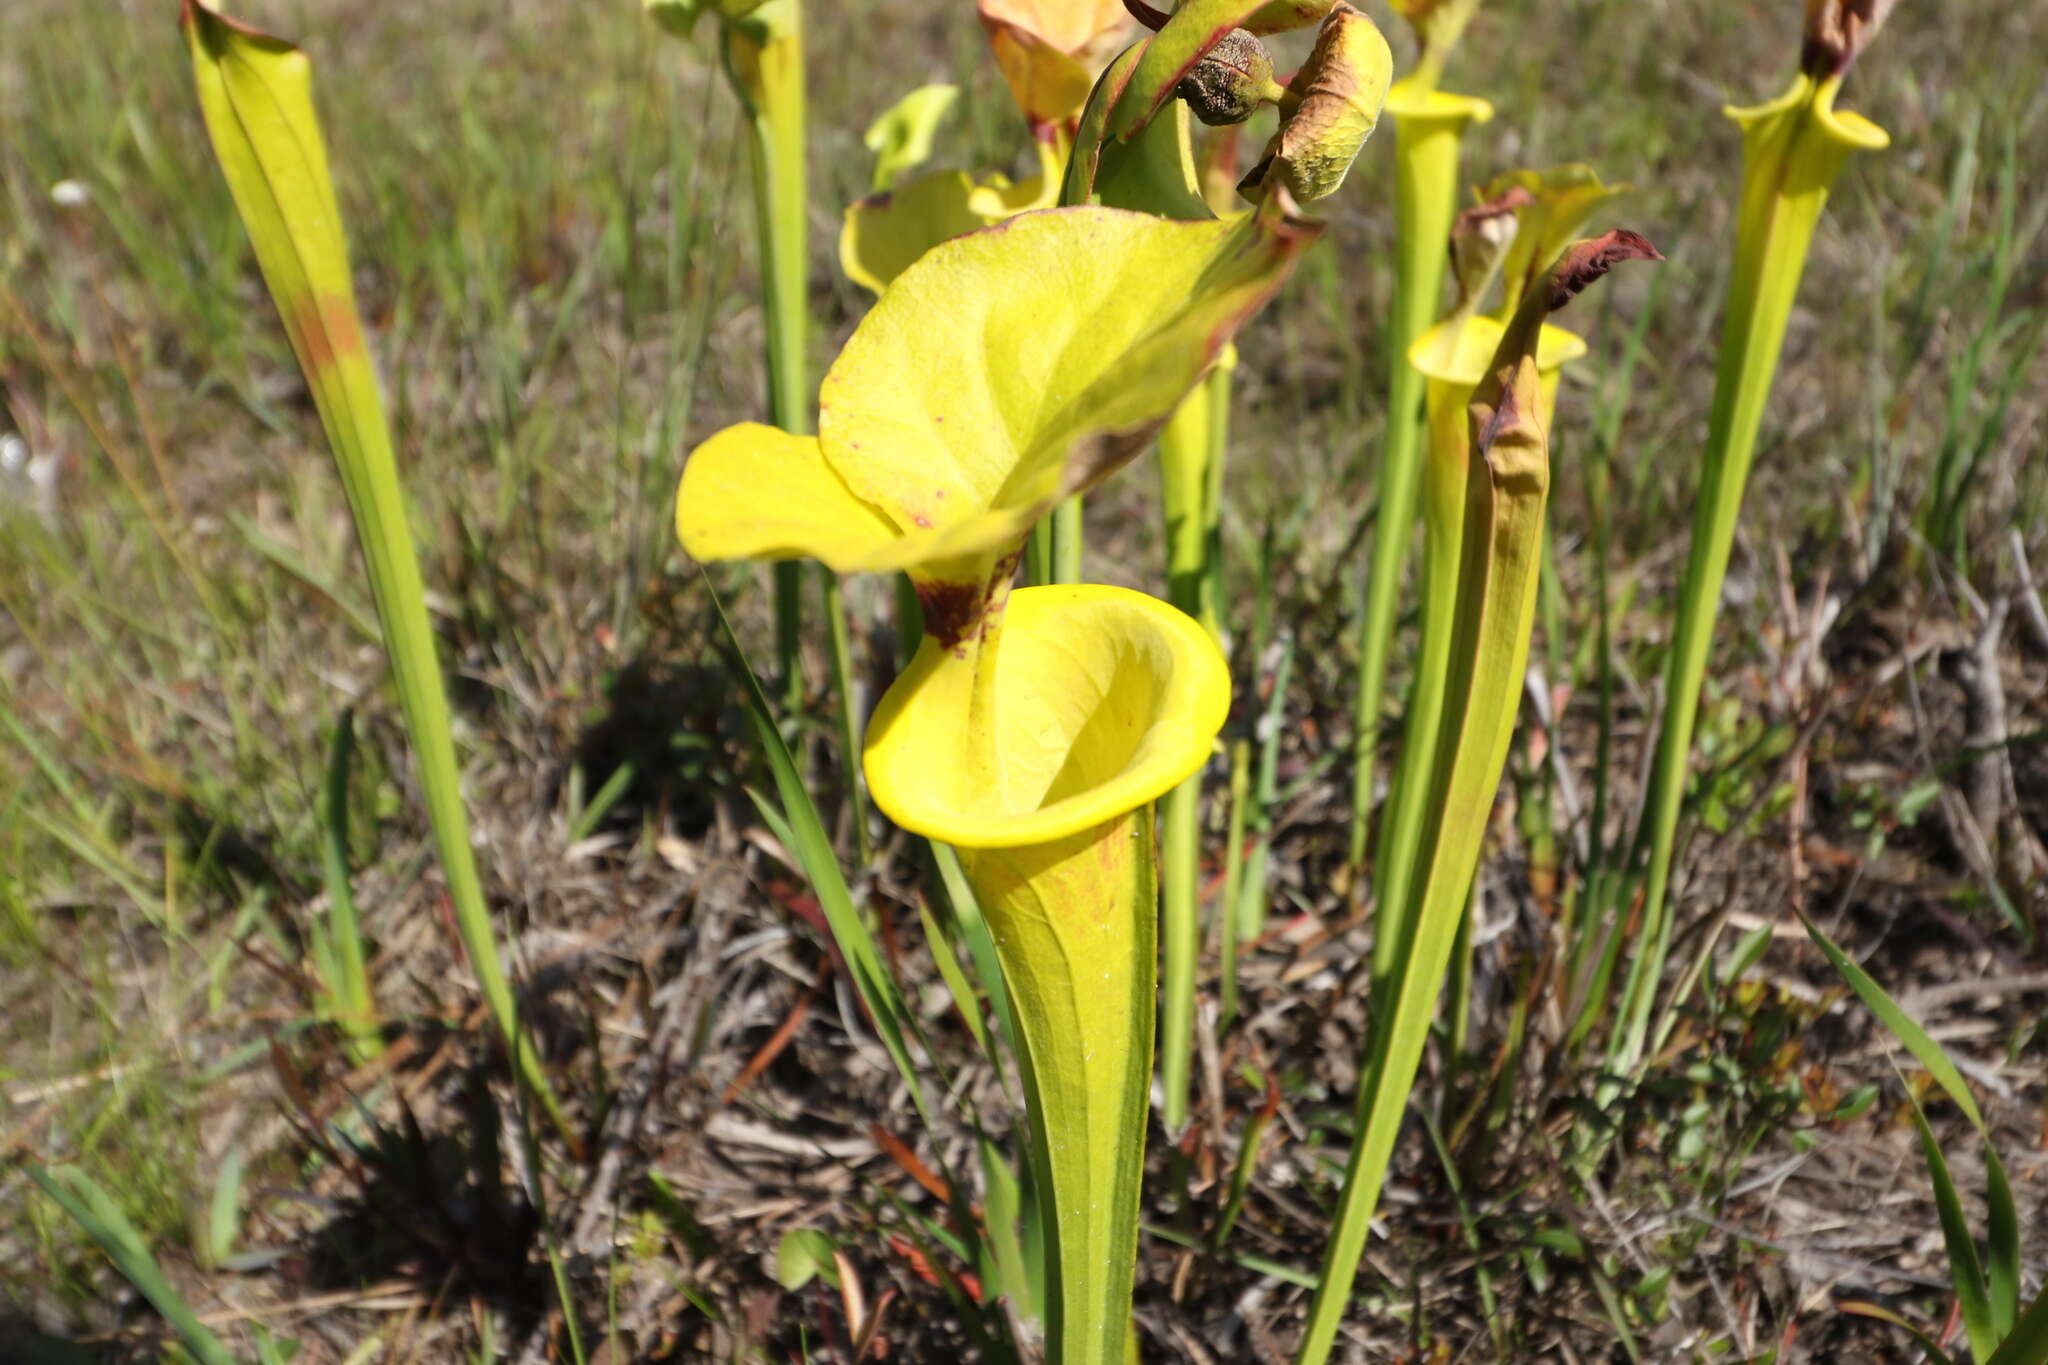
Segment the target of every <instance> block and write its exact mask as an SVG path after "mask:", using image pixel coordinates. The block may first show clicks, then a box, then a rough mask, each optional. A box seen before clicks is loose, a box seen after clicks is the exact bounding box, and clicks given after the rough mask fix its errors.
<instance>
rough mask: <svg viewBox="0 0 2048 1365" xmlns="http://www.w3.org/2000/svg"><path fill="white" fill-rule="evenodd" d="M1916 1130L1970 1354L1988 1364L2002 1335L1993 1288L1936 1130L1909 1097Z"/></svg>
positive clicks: (1915, 1102) (1918, 1105) (1917, 1104)
mask: <svg viewBox="0 0 2048 1365" xmlns="http://www.w3.org/2000/svg"><path fill="white" fill-rule="evenodd" d="M1907 1100H1908V1101H1909V1102H1910V1103H1911V1104H1912V1106H1913V1126H1914V1127H1915V1128H1916V1129H1918V1130H1919V1133H1920V1150H1921V1151H1922V1152H1923V1153H1924V1154H1925V1155H1926V1158H1927V1175H1928V1179H1929V1181H1930V1182H1931V1183H1932V1184H1933V1186H1934V1208H1935V1213H1936V1214H1937V1216H1938V1217H1939V1218H1940V1219H1941V1240H1942V1242H1943V1243H1944V1244H1945V1245H1946V1246H1947V1247H1948V1278H1949V1283H1950V1284H1952V1285H1954V1286H1955V1291H1956V1301H1957V1302H1958V1303H1960V1304H1961V1305H1962V1310H1963V1329H1964V1331H1965V1332H1966V1333H1967V1334H1968V1336H1969V1338H1970V1354H1971V1356H1972V1357H1974V1358H1975V1359H1977V1360H1988V1359H1989V1358H1990V1357H1991V1353H1992V1351H1993V1349H1994V1348H1995V1347H1996V1346H1997V1345H1998V1333H1997V1330H1996V1329H1995V1328H1994V1327H1993V1325H1992V1322H1991V1287H1990V1284H1989V1283H1988V1282H1987V1281H1986V1279H1985V1277H1984V1263H1983V1262H1982V1261H1981V1260H1979V1259H1978V1257H1977V1244H1976V1242H1974V1241H1973V1240H1971V1237H1970V1222H1969V1218H1968V1217H1967V1215H1965V1214H1964V1212H1963V1200H1962V1196H1961V1195H1959V1194H1957V1193H1956V1183H1955V1180H1954V1179H1953V1178H1952V1177H1951V1176H1950V1175H1949V1170H1948V1161H1947V1160H1946V1159H1945V1158H1944V1157H1943V1156H1942V1154H1941V1146H1940V1144H1939V1143H1937V1142H1936V1141H1935V1140H1934V1129H1932V1128H1930V1127H1929V1126H1928V1124H1927V1115H1926V1113H1925V1112H1923V1111H1922V1110H1921V1108H1920V1101H1919V1100H1917V1099H1914V1098H1913V1097H1912V1095H1911V1094H1910V1093H1909V1094H1908V1095H1907Z"/></svg>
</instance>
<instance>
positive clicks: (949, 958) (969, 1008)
mask: <svg viewBox="0 0 2048 1365" xmlns="http://www.w3.org/2000/svg"><path fill="white" fill-rule="evenodd" d="M917 919H918V923H920V924H922V925H923V926H924V936H925V939H926V941H927V942H929V943H930V944H931V946H932V961H934V962H936V963H937V964H938V967H939V977H940V979H942V980H943V981H944V982H945V983H946V993H947V994H949V995H951V996H952V997H953V1008H954V1009H956V1010H958V1011H959V1012H960V1022H962V1023H964V1024H966V1025H967V1031H968V1032H969V1033H971V1034H973V1035H974V1045H975V1046H976V1047H978V1048H980V1049H981V1055H982V1056H984V1057H988V1058H991V1059H993V1058H994V1057H995V1055H996V1052H995V1044H994V1043H993V1041H992V1040H991V1039H990V1038H989V1036H988V1025H987V1023H986V1022H984V1021H983V1019H982V1017H981V997H980V996H979V995H978V994H976V992H975V989H974V987H973V986H972V985H970V984H969V983H968V980H967V973H966V972H964V971H962V970H960V960H959V959H958V958H956V957H954V956H953V936H952V935H951V934H948V933H947V932H946V930H945V927H944V926H943V925H941V924H940V923H939V918H938V916H936V915H934V914H933V913H932V907H931V902H930V901H928V900H925V899H924V898H922V897H920V898H919V899H918V902H917Z"/></svg>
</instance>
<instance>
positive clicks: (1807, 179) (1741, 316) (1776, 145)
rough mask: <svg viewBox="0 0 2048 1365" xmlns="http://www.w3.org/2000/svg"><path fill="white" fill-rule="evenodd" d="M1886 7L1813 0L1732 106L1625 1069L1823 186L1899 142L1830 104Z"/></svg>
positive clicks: (1866, 0) (1621, 1049) (1664, 927)
mask: <svg viewBox="0 0 2048 1365" xmlns="http://www.w3.org/2000/svg"><path fill="white" fill-rule="evenodd" d="M1890 10H1891V3H1890V0H1861V2H1860V3H1859V2H1858V0H1808V4H1807V8H1806V34H1805V39H1804V41H1803V43H1802V45H1801V49H1800V57H1799V71H1798V73H1797V74H1796V75H1794V76H1793V78H1792V84H1791V86H1790V87H1789V88H1787V89H1786V91H1785V93H1784V94H1782V95H1780V96H1778V98H1776V99H1774V100H1771V101H1769V102H1767V103H1764V104H1759V105H1753V106H1751V107H1749V108H1734V107H1730V108H1728V109H1726V110H1724V111H1723V112H1724V113H1726V115H1727V116H1728V117H1729V118H1730V119H1732V120H1733V121H1734V122H1735V125H1736V126H1737V127H1738V128H1740V129H1741V130H1742V201H1741V205H1740V208H1739V209H1738V211H1737V216H1736V221H1735V261H1734V267H1733V269H1732V270H1731V272H1730V274H1729V278H1728V295H1727V313H1726V316H1725V317H1724V318H1723V320H1722V323H1721V349H1720V354H1719V357H1718V359H1717V362H1716V366H1715V372H1714V406H1713V409H1712V413H1711V415H1710V417H1709V419H1708V420H1709V425H1708V431H1707V449H1706V454H1705V459H1704V462H1703V465H1702V468H1701V473H1700V490H1699V500H1698V502H1697V504H1696V509H1695V511H1694V514H1693V526H1692V550H1691V555H1690V557H1689V558H1688V560H1687V561H1686V568H1685V579H1684V584H1683V587H1682V588H1681V589H1680V593H1679V604H1678V622H1677V626H1676V628H1675V629H1674V631H1673V633H1672V643H1671V652H1670V655H1669V656H1668V663H1667V665H1666V668H1665V673H1664V698H1665V711H1664V720H1663V724H1662V726H1661V728H1660V729H1659V730H1658V733H1657V754H1656V761H1655V766H1654V767H1653V769H1652V770H1651V778H1650V795H1649V799H1648V802H1647V803H1646V809H1645V811H1644V813H1643V816H1642V822H1641V824H1640V825H1639V827H1638V828H1637V831H1636V854H1637V856H1638V857H1641V856H1643V855H1645V854H1647V857H1648V868H1647V871H1646V874H1645V877H1646V885H1645V889H1644V892H1643V903H1642V927H1641V929H1640V931H1639V937H1638V938H1637V942H1638V944H1639V945H1640V950H1639V951H1638V952H1637V953H1636V954H1635V955H1634V957H1633V960H1632V961H1631V962H1630V964H1629V971H1628V977H1627V981H1626V984H1625V985H1624V987H1623V990H1622V1000H1621V1008H1620V1019H1619V1021H1618V1025H1619V1027H1618V1031H1617V1037H1616V1039H1615V1042H1614V1045H1613V1047H1612V1049H1611V1051H1610V1057H1609V1060H1610V1062H1611V1064H1612V1065H1611V1069H1612V1070H1613V1071H1614V1072H1615V1073H1616V1074H1618V1075H1626V1074H1629V1073H1631V1072H1633V1071H1634V1069H1635V1068H1636V1066H1637V1065H1638V1064H1639V1063H1640V1062H1641V1061H1642V1059H1643V1057H1644V1056H1645V1055H1646V1054H1647V1052H1648V1051H1650V1050H1651V1049H1650V1048H1649V1046H1648V1045H1649V1042H1650V1015H1651V1011H1652V1007H1653V1004H1654V998H1655V995H1656V992H1657V987H1658V983H1659V981H1660V979H1661V978H1662V976H1663V971H1664V963H1665V959H1666V958H1667V957H1668V956H1669V953H1670V946H1671V913H1670V907H1669V905H1668V904H1667V903H1666V896H1667V892H1668V891H1669V889H1670V878H1671V859H1672V854H1673V853H1674V852H1675V850H1676V846H1677V836H1678V813H1679V807H1680V806H1681V804H1682V803H1683V799H1684V796H1685V782H1686V774H1687V772H1688V770H1689V768H1690V766H1691V758H1692V735H1693V725H1694V722H1695V721H1696V720H1697V719H1698V714H1699V700H1700V688H1701V685H1702V684H1703V683H1704V681H1705V678H1706V668H1707V650H1708V646H1709V645H1710V644H1711V643H1712V640H1713V632H1714V621H1715V619H1716V617H1717V616H1718V615H1719V613H1720V606H1721V583H1722V580H1723V579H1724V578H1725V577H1726V576H1727V572H1728V555H1729V552H1730V550H1731V549H1732V548H1733V546H1734V542H1735V523H1736V519H1737V517H1738V516H1739V514H1740V513H1741V510H1742V493H1743V489H1744V487H1745V486H1746V485H1747V484H1748V482H1749V467H1750V462H1751V460H1752V458H1753V457H1754V456H1755V454H1756V437H1757V430H1758V428H1759V427H1760V426H1761V425H1762V423H1763V415H1764V402H1765V400H1766V399H1768V398H1769V397H1770V392H1771V380H1772V377H1773V376H1774V375H1775V373H1776V372H1777V367H1778V352H1779V350H1780V348H1781V347H1782V346H1783V345H1784V342H1785V326H1786V323H1787V322H1788V321H1789V320H1790V318H1791V315H1792V301H1793V299H1794V297H1795V296H1796V295H1797V294H1798V292H1799V277H1800V275H1801V273H1803V272H1804V270H1805V268H1806V253H1807V249H1808V248H1809V247H1810V246H1811V245H1812V243H1813V233H1814V229H1815V228H1816V227H1817V226H1818V225H1819V223H1820V215H1821V212H1822V210H1823V209H1825V208H1826V207H1827V200H1828V190H1829V189H1830V187H1832V186H1833V184H1834V182H1835V177H1836V176H1837V175H1839V174H1841V171H1842V168H1843V167H1844V166H1845V165H1847V164H1848V161H1849V158H1850V157H1851V156H1852V155H1854V154H1855V153H1857V152H1874V151H1880V150H1882V149H1883V148H1885V147H1887V146H1889V145H1890V143H1891V139H1890V137H1889V136H1888V135H1887V134H1886V133H1885V131H1884V129H1882V128H1880V127H1878V126H1877V125H1876V124H1874V123H1872V122H1871V121H1870V120H1869V119H1866V118H1864V117H1863V116H1862V115H1860V114H1854V113H1851V112H1849V111H1848V110H1845V109H1837V108H1836V107H1835V98H1836V96H1837V95H1838V94H1839V93H1840V91H1841V88H1842V80H1843V77H1845V76H1846V75H1847V74H1848V72H1849V68H1850V66H1851V65H1852V64H1853V63H1854V62H1855V60H1856V58H1857V56H1858V54H1860V53H1861V52H1862V50H1863V48H1864V46H1865V44H1867V43H1868V42H1869V41H1870V39H1871V38H1872V37H1874V36H1875V35H1876V32H1877V30H1878V27H1879V26H1880V25H1881V24H1882V23H1883V22H1884V19H1885V16H1886V15H1887V14H1888V13H1889V12H1890Z"/></svg>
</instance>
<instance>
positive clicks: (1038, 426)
mask: <svg viewBox="0 0 2048 1365" xmlns="http://www.w3.org/2000/svg"><path fill="white" fill-rule="evenodd" d="M1318 231H1319V228H1318V227H1317V226H1315V225H1313V224H1307V223H1302V222H1299V221H1296V220H1293V219H1290V218H1288V217H1286V216H1285V215H1284V214H1282V213H1280V212H1278V211H1277V210H1269V211H1267V212H1263V213H1260V214H1254V215H1248V216H1246V217H1243V218H1240V219H1236V220H1232V221H1227V222H1225V221H1210V222H1176V221H1170V220H1166V219H1161V218H1155V217H1153V216H1151V215H1149V214H1141V213H1131V212H1127V211H1124V210H1119V209H1106V208H1092V207H1091V208H1069V209H1049V210H1046V211H1043V212H1039V213H1031V214H1025V215H1023V216H1021V217H1018V218H1014V219H1011V220H1009V221H1008V222H1006V223H1003V224H1001V225H999V226H997V227H993V228H988V229H985V230H983V231H980V232H975V233H970V234H969V235H967V236H965V237H959V238H955V239H954V240H952V241H949V242H945V243H942V244H940V245H939V246H938V247H936V248H934V249H933V250H932V251H930V252H929V253H927V254H926V255H925V256H923V257H922V258H920V259H919V260H918V262H917V263H916V264H915V265H913V266H911V267H910V268H909V269H907V270H906V271H904V273H903V274H902V275H901V276H899V277H898V278H897V280H896V282H895V283H894V284H892V285H891V286H890V287H889V289H888V291H887V292H886V293H884V294H883V295H882V297H881V298H880V300H878V301H877V303H876V305H875V307H874V308H873V309H872V310H871V311H870V312H869V313H868V314H867V316H866V317H865V318H864V319H863V320H862V321H861V324H860V326H859V327H858V328H857V329H855V331H854V334H853V336H852V338H851V339H850V340H849V341H848V342H847V344H846V348H845V349H844V350H843V351H842V352H841V353H840V355H839V358H838V360H836V361H835V362H834V363H833V365H832V368H831V370H830V371H829V372H828V373H827V374H826V376H825V381H824V385H823V388H822V390H821V392H820V397H819V423H818V431H819V434H818V435H817V436H816V437H815V438H813V437H800V436H794V435H790V434H788V433H786V432H782V431H779V430H777V429H775V428H773V427H767V426H762V425H759V424H757V423H744V424H742V425H739V426H735V427H728V428H727V429H725V430H724V431H721V432H719V433H718V434H717V435H715V436H713V437H712V438H711V439H710V440H708V441H706V442H705V443H704V444H703V445H701V446H699V447H698V448H697V449H696V451H695V452H693V453H692V455H691V456H690V459H689V461H688V463H687V464H686V465H685V466H684V469H683V477H682V484H681V487H680V489H679V490H678V494H677V499H676V529H677V532H678V534H679V536H680V537H681V540H682V544H683V548H684V549H686V550H688V551H689V552H690V554H691V555H693V556H695V557H696V558H698V559H703V560H710V559H732V558H758V559H782V558H793V557H797V556H803V555H809V556H812V557H815V558H817V559H820V560H823V561H824V562H825V563H826V564H827V565H829V566H830V567H832V568H833V569H836V570H838V571H840V572H857V571H881V570H890V569H904V570H907V571H908V572H909V573H910V575H911V577H912V578H913V579H914V580H916V581H917V583H918V585H919V588H920V591H921V592H925V593H927V594H931V593H933V592H940V591H946V590H966V591H973V592H979V591H980V590H981V589H982V588H984V587H985V585H986V584H987V583H988V582H989V581H990V575H991V573H992V571H993V570H994V568H995V566H996V565H997V564H998V563H999V562H1000V561H1001V560H1003V559H1004V558H1005V557H1006V556H1008V555H1009V554H1011V553H1013V552H1014V551H1015V550H1016V548H1017V546H1018V545H1019V544H1020V543H1021V542H1022V541H1023V539H1024V537H1025V535H1026V534H1027V533H1028V532H1029V531H1030V529H1031V527H1032V525H1033V524H1034V523H1036V522H1037V520H1038V519H1039V517H1040V516H1042V515H1043V514H1044V513H1045V512H1046V511H1047V510H1048V509H1049V508H1051V507H1052V505H1053V504H1054V503H1055V502H1057V501H1058V500H1059V499H1060V498H1062V497H1065V496H1067V495H1068V494H1071V493H1075V492H1079V491H1081V490H1083V489H1086V488H1088V487H1089V486H1091V485H1092V484H1094V483H1095V482H1097V481H1098V480H1100V479H1101V478H1103V477H1104V476H1105V475H1107V474H1108V473H1110V472H1111V471H1112V470H1114V469H1115V468H1117V467H1118V466H1119V465H1121V464H1123V463H1125V462H1126V461H1128V460H1129V459H1131V458H1132V457H1133V456H1134V455H1136V454H1137V453H1138V452H1139V451H1140V450H1142V449H1143V448H1144V447H1145V445H1146V444H1147V443H1148V442H1149V441H1150V440H1151V437H1152V434H1153V432H1154V431H1156V430H1157V429H1158V427H1159V425H1160V424H1161V423H1162V422H1164V421H1165V419H1166V417H1167V416H1168V415H1169V414H1170V413H1171V412H1172V411H1173V409H1174V407H1175V405H1176V404H1178V403H1179V402H1180V400H1181V398H1182V397H1183V396H1185V395H1186V394H1187V392H1188V391H1189V390H1190V389H1192V388H1193V387H1194V386H1195V384H1196V383H1197V382H1198V381H1199V380H1200V379H1201V378H1202V376H1203V375H1204V374H1205V373H1206V372H1207V371H1208V369H1209V367H1210V366H1211V365H1212V364H1213V363H1214V362H1215V361H1216V359H1217V356H1218V355H1219V353H1220V352H1221V351H1222V349H1223V347H1224V346H1225V345H1226V344H1227V343H1228V342H1229V340H1230V337H1231V334H1232V333H1233V332H1235V331H1236V329H1237V328H1238V327H1239V326H1240V325H1241V324H1243V323H1244V322H1245V321H1246V319H1248V318H1249V317H1250V316H1251V315H1252V314H1253V313H1255V312H1256V311H1257V310H1258V309H1259V308H1260V307H1261V306H1262V305H1263V304H1264V303H1265V302H1266V300H1267V299H1269V298H1270V297H1271V296H1272V295H1273V293H1274V291H1275V290H1277V289H1278V288H1279V286H1280V283H1281V281H1282V279H1284V278H1285V276H1286V273H1287V271H1288V269H1289V267H1290V266H1291V265H1292V263H1293V261H1294V259H1295V257H1296V256H1297V255H1298V253H1299V252H1300V251H1301V249H1302V248H1303V247H1304V246H1306V245H1307V244H1308V243H1309V242H1310V241H1312V240H1313V239H1314V237H1315V235H1316V233H1317V232H1318ZM928 600H929V597H928ZM976 619H977V617H976V615H975V614H974V613H968V614H967V616H966V618H965V619H964V620H961V621H959V622H956V623H955V624H956V628H957V629H958V630H959V631H961V632H962V633H964V632H965V631H967V630H971V629H972V627H973V626H974V624H975V621H976ZM957 638H959V637H958V636H957V635H956V636H955V641H956V640H957ZM955 641H948V643H952V642H955Z"/></svg>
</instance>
